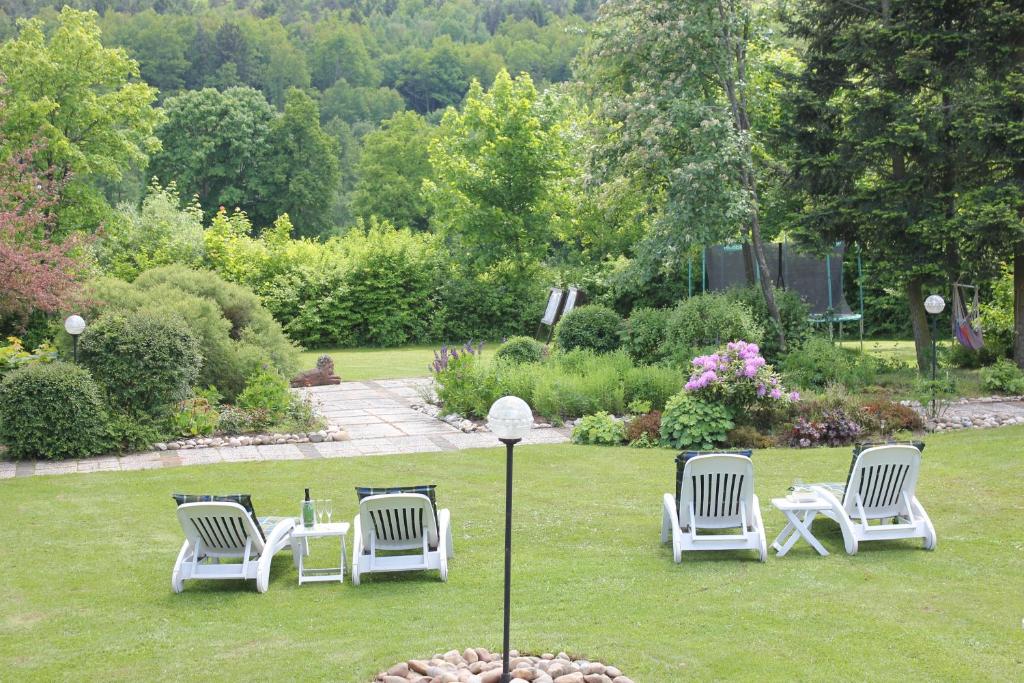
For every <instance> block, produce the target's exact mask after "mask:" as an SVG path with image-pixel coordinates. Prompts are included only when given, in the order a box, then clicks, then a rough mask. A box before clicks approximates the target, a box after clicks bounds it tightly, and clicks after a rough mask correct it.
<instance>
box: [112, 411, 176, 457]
mask: <svg viewBox="0 0 1024 683" xmlns="http://www.w3.org/2000/svg"><path fill="white" fill-rule="evenodd" d="M107 436H108V439H109V440H110V442H111V447H117V448H120V449H146V450H148V449H150V448H151V447H152V446H153V444H155V443H157V442H158V441H163V440H164V437H165V436H166V426H165V424H164V421H160V422H158V421H157V420H156V419H154V418H153V417H151V416H150V415H147V414H145V413H139V412H130V413H129V412H121V411H116V410H115V411H112V412H111V413H110V414H109V415H108V419H107Z"/></svg>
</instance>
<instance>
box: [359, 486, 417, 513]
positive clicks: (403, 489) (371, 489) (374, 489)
mask: <svg viewBox="0 0 1024 683" xmlns="http://www.w3.org/2000/svg"><path fill="white" fill-rule="evenodd" d="M435 488H437V484H424V485H421V486H357V487H356V498H358V499H359V500H362V499H363V498H367V497H369V496H380V495H383V494H386V493H420V494H423V495H424V496H426V497H427V498H429V499H430V507H432V508H434V519H437V500H436V498H435V496H434V489H435Z"/></svg>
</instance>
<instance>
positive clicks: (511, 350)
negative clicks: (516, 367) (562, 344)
mask: <svg viewBox="0 0 1024 683" xmlns="http://www.w3.org/2000/svg"><path fill="white" fill-rule="evenodd" d="M546 354H547V347H546V346H544V344H541V343H540V342H539V341H537V340H536V339H534V338H533V337H521V336H520V337H511V338H510V339H508V340H506V341H505V343H503V344H502V345H501V346H499V347H498V350H497V351H496V352H495V353H494V357H495V358H501V359H504V360H507V361H509V362H512V363H539V362H541V361H542V360H544V356H545V355H546Z"/></svg>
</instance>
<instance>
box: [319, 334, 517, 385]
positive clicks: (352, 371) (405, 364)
mask: <svg viewBox="0 0 1024 683" xmlns="http://www.w3.org/2000/svg"><path fill="white" fill-rule="evenodd" d="M500 345H501V342H488V343H487V344H485V345H484V355H485V356H486V355H487V353H488V351H489V350H494V349H496V348H498V346H500ZM440 347H441V344H427V345H421V346H399V347H395V348H386V349H385V348H358V349H316V350H314V351H303V352H302V354H301V358H300V360H301V366H300V367H301V368H302V369H303V370H307V369H309V368H312V367H315V366H316V361H317V359H318V358H319V357H320V356H322V355H323V354H325V353H326V354H327V355H329V356H330V357H331V359H332V360H334V371H335V373H336V374H337V375H338V376H339V377H341V379H342V380H344V381H346V382H351V381H356V382H358V381H360V380H368V379H400V378H405V377H426V376H428V375H429V374H430V370H429V367H430V364H431V363H433V362H434V351H436V350H437V349H439V348H440Z"/></svg>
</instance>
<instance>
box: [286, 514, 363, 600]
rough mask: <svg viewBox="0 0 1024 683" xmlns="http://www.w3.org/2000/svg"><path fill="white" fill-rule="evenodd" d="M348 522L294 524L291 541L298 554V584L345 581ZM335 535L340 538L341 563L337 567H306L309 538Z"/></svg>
mask: <svg viewBox="0 0 1024 683" xmlns="http://www.w3.org/2000/svg"><path fill="white" fill-rule="evenodd" d="M348 527H349V524H348V522H334V523H332V524H314V525H313V526H311V527H305V526H302V524H301V523H299V524H296V525H295V528H294V529H293V530H292V543H293V544H296V546H295V552H296V553H298V555H299V585H300V586H301V585H302V584H304V583H313V582H315V581H337V582H338V583H343V582H344V581H345V562H346V559H345V536H346V535H347V534H348ZM330 536H336V537H338V538H340V539H341V564H340V565H339V566H337V567H328V568H323V569H321V568H316V569H314V568H308V569H307V568H306V555H308V554H309V545H308V544H309V539H311V538H328V537H330Z"/></svg>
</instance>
